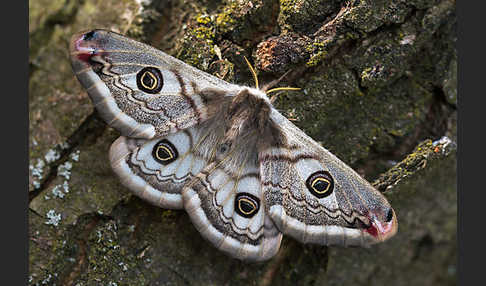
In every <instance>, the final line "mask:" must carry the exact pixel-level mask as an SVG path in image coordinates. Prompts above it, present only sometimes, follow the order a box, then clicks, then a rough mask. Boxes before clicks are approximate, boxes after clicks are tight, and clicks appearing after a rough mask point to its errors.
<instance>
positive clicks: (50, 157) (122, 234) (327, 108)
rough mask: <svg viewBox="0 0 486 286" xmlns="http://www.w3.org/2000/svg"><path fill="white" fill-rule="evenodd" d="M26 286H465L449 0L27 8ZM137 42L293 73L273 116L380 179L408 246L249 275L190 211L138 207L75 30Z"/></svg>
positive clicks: (64, 1) (225, 74)
mask: <svg viewBox="0 0 486 286" xmlns="http://www.w3.org/2000/svg"><path fill="white" fill-rule="evenodd" d="M29 8H30V17H29V32H30V43H29V46H30V58H29V63H30V72H29V116H30V126H29V128H30V138H29V143H30V148H29V155H30V177H29V182H30V186H29V198H30V203H29V272H30V274H29V284H30V285H79V286H81V285H112V286H114V285H208V284H209V285H296V284H302V285H455V284H456V266H457V264H456V258H457V247H456V242H457V236H456V226H457V196H456V191H457V188H456V152H455V142H456V108H457V88H456V87H457V51H456V48H455V45H456V39H457V36H456V29H457V18H456V14H455V1H453V0H432V1H431V0H408V1H405V0H403V1H402V0H379V1H376V0H359V1H339V0H327V1H324V0H280V1H276V0H253V1H235V0H220V1H209V0H199V1H183V0H173V1H163V0H159V1H157V0H153V1H135V0H121V1H120V0H79V1H70V0H56V1H51V0H30V2H29ZM92 28H106V29H110V30H114V31H118V32H120V33H124V34H127V35H129V36H131V37H133V38H136V39H138V40H141V41H144V42H146V43H149V44H151V45H153V46H156V47H158V48H160V49H161V50H163V51H165V52H167V53H168V54H171V55H173V56H176V57H178V58H180V59H182V60H183V61H185V62H187V63H189V64H191V65H193V66H196V67H197V68H199V69H201V70H205V71H207V72H210V73H212V74H214V75H217V76H219V77H221V78H223V79H225V80H228V81H232V82H235V83H239V84H247V85H253V83H252V79H251V75H250V72H249V70H248V68H247V66H246V64H245V63H244V60H243V56H246V57H248V58H250V59H251V61H252V62H253V63H254V64H255V66H256V68H257V72H258V73H259V78H260V81H261V82H270V81H271V80H274V79H276V78H278V77H279V76H281V75H282V74H283V73H284V72H286V71H288V70H290V71H291V72H290V73H289V75H288V76H287V77H285V79H284V80H283V82H282V83H280V86H286V85H288V86H294V87H300V88H302V92H292V93H291V92H287V93H282V94H281V95H280V96H279V98H278V100H277V104H276V106H277V108H278V109H279V110H281V111H282V112H283V113H284V114H285V115H286V116H287V117H289V118H291V119H292V120H294V123H295V124H296V125H298V126H299V127H300V128H302V129H303V130H304V131H306V132H307V133H308V134H309V135H310V136H312V137H313V138H314V139H315V140H317V141H319V142H321V143H322V144H323V146H325V147H326V148H327V149H329V150H330V151H332V152H333V153H335V154H336V155H337V156H338V157H340V158H341V159H342V160H343V161H345V162H347V163H348V164H350V165H351V166H352V167H353V168H354V169H356V170H358V172H360V173H361V174H362V175H363V176H364V177H366V178H367V179H368V180H370V181H374V184H375V186H377V188H379V189H380V190H381V191H383V192H384V193H385V195H386V196H387V197H388V199H389V200H390V202H391V204H392V205H393V207H394V209H395V211H396V213H397V216H398V222H399V230H398V234H397V235H396V236H395V237H394V238H392V239H391V240H390V241H388V242H386V243H383V244H381V245H377V246H373V247H371V248H369V249H358V248H353V249H351V248H349V249H347V248H339V247H329V248H328V247H323V246H315V245H302V244H300V243H298V242H296V241H294V240H292V239H290V238H288V237H285V238H284V240H283V242H282V247H281V250H280V252H279V253H278V255H277V256H276V257H275V258H273V259H272V260H270V261H268V262H264V263H253V264H246V263H243V262H240V261H238V260H235V259H231V258H229V257H227V256H225V255H224V254H222V253H221V252H219V251H216V250H215V249H214V248H213V247H212V246H211V245H210V244H209V243H208V242H206V241H204V239H202V237H201V236H200V235H199V233H198V232H197V231H196V230H195V229H194V227H193V226H192V224H191V222H190V221H189V218H188V216H187V215H186V214H185V213H184V212H183V211H170V210H163V209H159V208H155V207H152V206H150V205H149V204H148V203H145V202H143V201H141V200H139V199H138V198H137V197H134V196H131V195H130V193H129V191H128V190H127V189H125V188H124V187H123V186H122V185H121V184H120V183H119V182H118V180H117V179H116V178H115V176H114V175H113V174H112V171H111V168H110V166H109V163H108V158H107V153H108V148H109V146H110V144H111V143H112V142H113V141H114V140H115V139H116V137H117V136H118V134H117V132H116V131H114V130H113V129H111V128H108V127H106V125H105V124H104V123H103V122H102V121H100V119H98V117H97V116H96V113H93V107H92V104H91V102H90V100H89V98H88V97H87V94H86V92H85V91H84V90H83V89H82V88H81V86H80V84H79V83H78V82H77V80H76V79H75V77H74V75H73V73H72V71H71V67H70V64H69V52H68V41H69V38H70V36H71V35H72V34H73V33H75V32H78V31H81V30H87V29H92Z"/></svg>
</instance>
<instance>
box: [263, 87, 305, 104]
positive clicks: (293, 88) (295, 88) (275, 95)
mask: <svg viewBox="0 0 486 286" xmlns="http://www.w3.org/2000/svg"><path fill="white" fill-rule="evenodd" d="M282 90H301V88H300V87H277V88H272V89H270V90H268V91H267V94H269V93H270V92H276V91H282ZM277 96H278V93H277V94H274V95H272V96H271V97H270V102H271V103H272V104H273V103H274V102H275V100H276V99H277Z"/></svg>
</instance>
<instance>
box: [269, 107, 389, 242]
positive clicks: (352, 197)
mask: <svg viewBox="0 0 486 286" xmlns="http://www.w3.org/2000/svg"><path fill="white" fill-rule="evenodd" d="M270 120H272V121H273V123H275V124H274V125H273V127H272V128H277V129H278V132H274V133H279V134H280V135H279V136H281V137H282V138H281V140H280V141H281V142H282V144H280V145H279V144H277V145H276V146H271V147H268V146H267V147H266V148H264V149H261V150H260V151H259V161H260V168H261V176H262V185H263V193H264V194H265V201H266V204H267V205H268V208H269V215H270V217H271V218H272V220H273V221H274V222H275V224H276V225H277V227H278V228H279V230H280V231H282V232H283V233H285V234H288V235H291V236H293V237H294V238H296V239H297V240H299V241H301V242H304V243H318V244H323V245H344V246H347V245H357V246H368V245H370V244H373V243H376V242H379V241H382V240H384V239H386V238H388V237H390V236H392V235H393V234H394V233H395V232H396V225H397V224H396V217H395V214H394V212H393V210H392V208H391V206H390V204H389V203H388V202H387V201H386V199H385V198H384V196H383V195H382V194H381V193H379V192H378V191H377V190H375V189H374V188H373V187H372V186H371V185H370V184H369V183H368V182H367V181H366V180H365V179H363V178H362V177H361V176H360V175H359V174H357V173H356V172H355V171H354V170H353V169H351V168H350V167H348V166H347V165H346V164H344V163H343V162H342V161H341V160H339V159H338V158H337V157H336V156H334V155H333V154H331V153H330V152H329V151H327V150H326V149H324V148H323V147H321V146H320V145H319V144H318V143H316V142H315V141H314V140H312V139H311V138H310V137H308V136H307V135H306V134H305V133H304V132H303V131H301V130H300V129H299V128H297V127H296V126H295V125H293V124H292V123H291V122H290V121H289V120H287V119H286V118H285V117H284V116H282V115H281V114H280V113H278V112H277V111H276V110H273V111H272V113H271V116H270Z"/></svg>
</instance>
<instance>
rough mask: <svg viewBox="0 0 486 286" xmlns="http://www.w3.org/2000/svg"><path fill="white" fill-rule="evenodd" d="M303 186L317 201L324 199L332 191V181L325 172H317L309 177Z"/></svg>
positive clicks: (329, 175)
mask: <svg viewBox="0 0 486 286" xmlns="http://www.w3.org/2000/svg"><path fill="white" fill-rule="evenodd" d="M305 185H306V186H307V189H309V191H310V192H311V194H313V195H314V196H316V197H318V198H319V199H322V198H325V197H327V196H329V195H331V194H332V192H333V191H334V179H333V178H332V176H331V174H329V172H327V171H317V172H315V173H313V174H312V175H310V176H309V177H308V178H307V180H306V182H305Z"/></svg>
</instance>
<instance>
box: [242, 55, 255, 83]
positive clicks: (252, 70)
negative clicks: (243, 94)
mask: <svg viewBox="0 0 486 286" xmlns="http://www.w3.org/2000/svg"><path fill="white" fill-rule="evenodd" d="M243 58H244V59H245V61H246V64H247V65H248V67H249V68H250V71H251V74H252V75H253V79H254V80H255V87H256V89H258V77H257V74H256V72H255V69H254V68H253V67H252V65H251V64H250V62H249V61H248V59H247V58H246V57H245V56H243Z"/></svg>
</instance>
